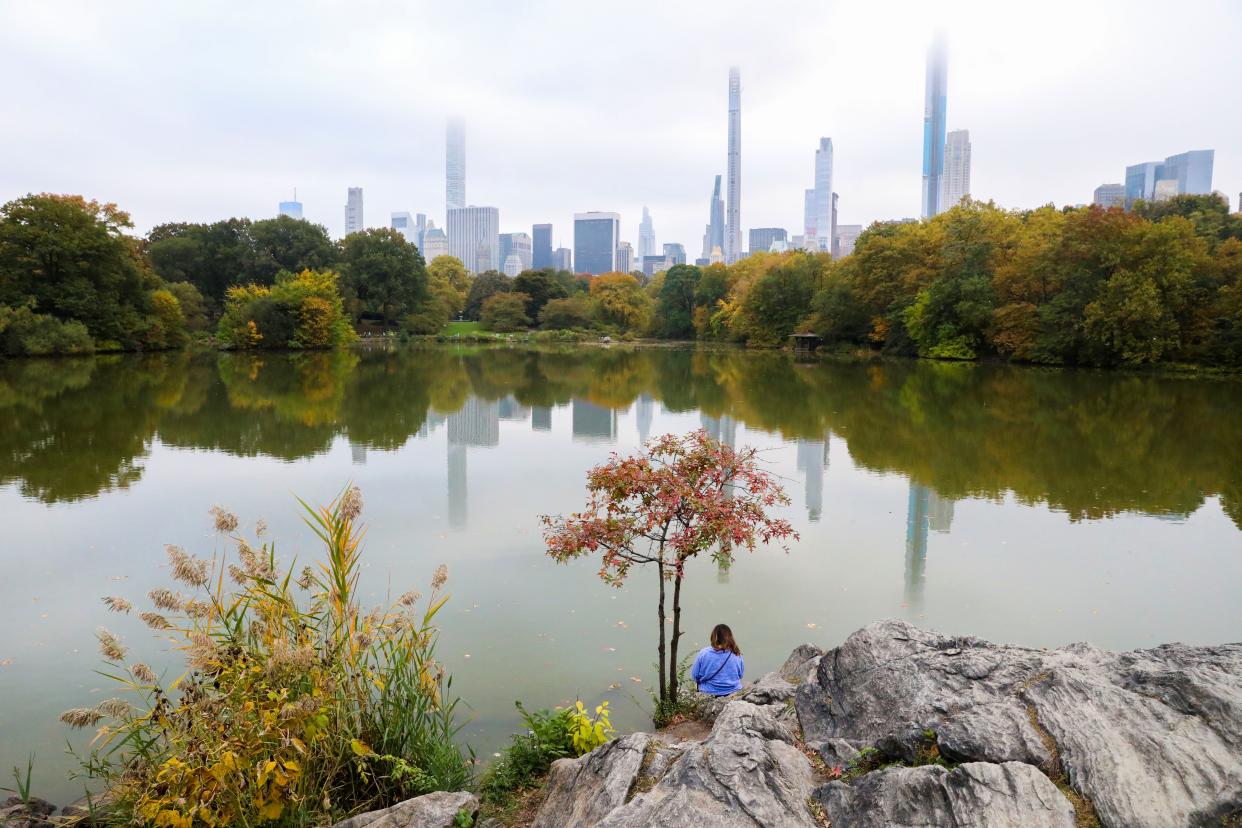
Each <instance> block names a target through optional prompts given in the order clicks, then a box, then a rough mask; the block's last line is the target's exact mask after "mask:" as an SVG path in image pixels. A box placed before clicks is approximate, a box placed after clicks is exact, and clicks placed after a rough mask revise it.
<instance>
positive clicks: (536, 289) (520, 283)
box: [513, 268, 569, 319]
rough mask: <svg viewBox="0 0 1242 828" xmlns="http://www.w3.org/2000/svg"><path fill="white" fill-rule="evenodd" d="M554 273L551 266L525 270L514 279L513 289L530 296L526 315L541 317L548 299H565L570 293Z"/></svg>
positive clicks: (532, 317)
mask: <svg viewBox="0 0 1242 828" xmlns="http://www.w3.org/2000/svg"><path fill="white" fill-rule="evenodd" d="M552 274H553V271H552V269H551V268H548V269H546V270H523V271H522V272H521V273H519V274H518V275H517V277H516V278H515V279H514V280H513V289H514V290H515V291H517V292H518V293H525V294H526V295H527V296H528V297H530V298H529V299H527V300H526V315H527V316H529V317H530V318H531V319H538V318H539V312H540V311H542V310H543V306H544V305H546V304H547V303H548V300H550V299H563V298H564V297H566V296H568V295H569V293H568V291H566V290H565V288H564V287H562V286H561V284H560V283H559V282H557V281H556V279H555V278H554V277H553V275H552Z"/></svg>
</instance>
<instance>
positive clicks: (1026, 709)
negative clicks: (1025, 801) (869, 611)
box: [795, 621, 1242, 828]
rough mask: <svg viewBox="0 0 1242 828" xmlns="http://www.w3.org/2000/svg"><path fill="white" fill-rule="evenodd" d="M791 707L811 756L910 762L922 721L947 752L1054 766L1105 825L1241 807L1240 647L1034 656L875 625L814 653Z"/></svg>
mask: <svg viewBox="0 0 1242 828" xmlns="http://www.w3.org/2000/svg"><path fill="white" fill-rule="evenodd" d="M795 704H796V706H797V710H798V715H799V720H800V722H801V725H802V728H803V731H804V735H805V737H806V740H807V742H808V743H809V744H811V745H813V746H816V747H821V748H822V749H821V753H823V754H824V758H825V761H830V762H834V761H835V760H836V758H837V757H838V756H839V755H840V753H841V752H842V750H848V748H850V747H855V748H857V747H875V748H878V749H879V750H880V751H881V752H882V753H883V754H885V756H886V757H887V758H890V759H894V760H903V759H904V760H906V761H910V760H912V759H915V758H916V757H917V754H918V752H919V749H920V747H922V746H923V745H924V744H925V741H926V737H925V736H924V732H925V731H927V730H934V731H935V734H936V741H937V744H938V748H939V750H940V753H941V754H942V755H943V756H944V757H945V758H947V759H950V760H952V761H959V762H971V763H974V762H985V763H1006V762H1014V761H1017V762H1024V763H1028V764H1029V765H1033V766H1038V767H1040V768H1042V769H1043V770H1045V771H1046V772H1048V773H1051V774H1054V775H1059V774H1060V773H1062V772H1063V773H1064V776H1065V778H1066V779H1067V780H1068V781H1069V783H1070V784H1071V785H1072V786H1073V787H1074V789H1075V790H1077V791H1079V792H1080V793H1082V794H1084V795H1085V796H1086V797H1087V798H1088V799H1089V800H1090V801H1091V803H1092V804H1094V806H1095V810H1096V813H1097V814H1098V816H1099V819H1100V821H1101V822H1102V823H1103V824H1104V825H1105V826H1118V827H1120V826H1126V828H1131V826H1133V828H1147V826H1151V828H1156V826H1161V828H1164V827H1165V826H1180V825H1198V824H1205V823H1209V822H1214V821H1217V822H1218V821H1219V820H1221V819H1222V818H1225V817H1231V816H1232V815H1236V814H1240V813H1242V644H1228V645H1223V646H1219V647H1190V646H1185V645H1181V644H1169V645H1165V646H1162V647H1157V648H1155V649H1151V650H1136V651H1132V652H1127V653H1111V652H1106V651H1104V650H1099V649H1097V648H1094V647H1091V646H1089V645H1085V644H1075V645H1070V646H1067V647H1063V648H1060V649H1057V650H1048V651H1045V650H1033V649H1027V648H1022V647H1011V646H1002V645H996V644H991V643H989V642H986V641H983V640H980V639H977V638H972V637H950V636H943V635H939V634H936V633H931V632H926V631H923V630H919V629H917V628H915V627H912V626H910V625H909V624H906V623H904V622H901V621H883V622H878V623H875V624H871V625H869V626H867V627H865V628H863V629H862V630H859V631H858V632H856V633H854V634H853V635H851V636H850V637H849V638H848V639H847V640H846V641H845V642H844V643H843V644H842V645H841V646H840V647H837V648H835V649H833V650H830V651H829V652H827V653H826V654H825V655H824V656H823V658H822V659H821V660H820V661H819V664H818V667H817V668H816V671H815V675H814V676H813V677H812V679H811V680H809V681H807V682H804V683H803V684H801V685H799V687H798V690H797V694H796V696H795ZM829 747H830V748H831V750H832V757H833V758H832V759H830V758H829V755H828V753H827V750H828V748H829ZM922 773H923V774H929V773H934V772H932V771H922ZM873 775H874V774H869V775H868V776H866V777H863V780H866V783H867V785H880V784H881V783H880V782H878V781H877V782H872V781H870V777H871V776H873ZM898 776H902V775H900V774H899V775H898ZM903 778H904V777H903ZM946 778H947V777H946ZM861 784H862V780H860V781H857V782H855V783H854V788H856V789H859V790H862V789H861V788H860V785H861ZM830 787H832V788H834V789H835V787H836V786H830ZM886 795H887V794H885V793H884V791H882V790H877V791H876V792H875V793H874V795H873V796H872V799H873V800H876V801H879V799H877V797H880V798H882V797H883V796H886ZM834 796H843V795H840V794H834ZM855 798H857V797H855ZM842 801H844V800H842ZM961 807H965V806H961ZM958 810H959V806H955V807H954V814H955V815H956V816H955V818H956V819H957V820H958V823H959V824H974V823H970V822H969V821H966V822H963V820H964V819H966V818H965V817H964V816H962V815H961V814H958ZM836 824H837V823H836V822H834V825H836ZM858 824H866V825H870V824H880V823H858ZM896 824H905V823H896ZM909 824H921V823H909ZM980 824H982V823H980ZM1049 824H1053V823H1049Z"/></svg>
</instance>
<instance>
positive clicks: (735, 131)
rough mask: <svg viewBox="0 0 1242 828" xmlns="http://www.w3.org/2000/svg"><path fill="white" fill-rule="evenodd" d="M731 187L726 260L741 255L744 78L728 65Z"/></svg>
mask: <svg viewBox="0 0 1242 828" xmlns="http://www.w3.org/2000/svg"><path fill="white" fill-rule="evenodd" d="M728 173H729V189H728V196H727V198H728V201H727V203H726V205H725V210H726V214H727V215H726V219H725V248H724V254H725V261H726V262H727V263H728V264H733V263H734V262H736V261H737V260H738V259H739V258H741V255H742V77H741V73H740V72H738V68H737V67H736V66H731V67H729V165H728Z"/></svg>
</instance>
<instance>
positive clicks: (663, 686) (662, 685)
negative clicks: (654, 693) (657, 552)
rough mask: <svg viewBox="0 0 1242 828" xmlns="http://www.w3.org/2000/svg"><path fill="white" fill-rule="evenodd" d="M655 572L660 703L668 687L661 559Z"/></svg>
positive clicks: (665, 695) (666, 694)
mask: <svg viewBox="0 0 1242 828" xmlns="http://www.w3.org/2000/svg"><path fill="white" fill-rule="evenodd" d="M656 571H657V572H659V573H660V603H659V607H658V609H657V610H656V615H657V616H658V617H659V619H660V701H664V700H665V699H666V698H668V685H667V684H666V683H665V672H664V671H665V665H666V664H667V662H666V661H665V658H664V560H663V558H661V560H660V561H659V565H658V566H657V567H656Z"/></svg>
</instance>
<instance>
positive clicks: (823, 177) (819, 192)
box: [807, 138, 832, 251]
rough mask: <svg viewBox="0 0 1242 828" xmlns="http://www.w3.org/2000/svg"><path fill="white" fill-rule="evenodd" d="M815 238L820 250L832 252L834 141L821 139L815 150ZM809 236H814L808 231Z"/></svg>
mask: <svg viewBox="0 0 1242 828" xmlns="http://www.w3.org/2000/svg"><path fill="white" fill-rule="evenodd" d="M814 208H815V210H814V217H815V233H814V237H815V239H816V240H817V241H818V243H819V249H820V250H823V251H831V250H832V139H831V138H820V139H819V147H818V148H817V149H816V150H815V194H814ZM807 235H808V236H810V235H812V234H811V233H810V231H809V230H808V232H807Z"/></svg>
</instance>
